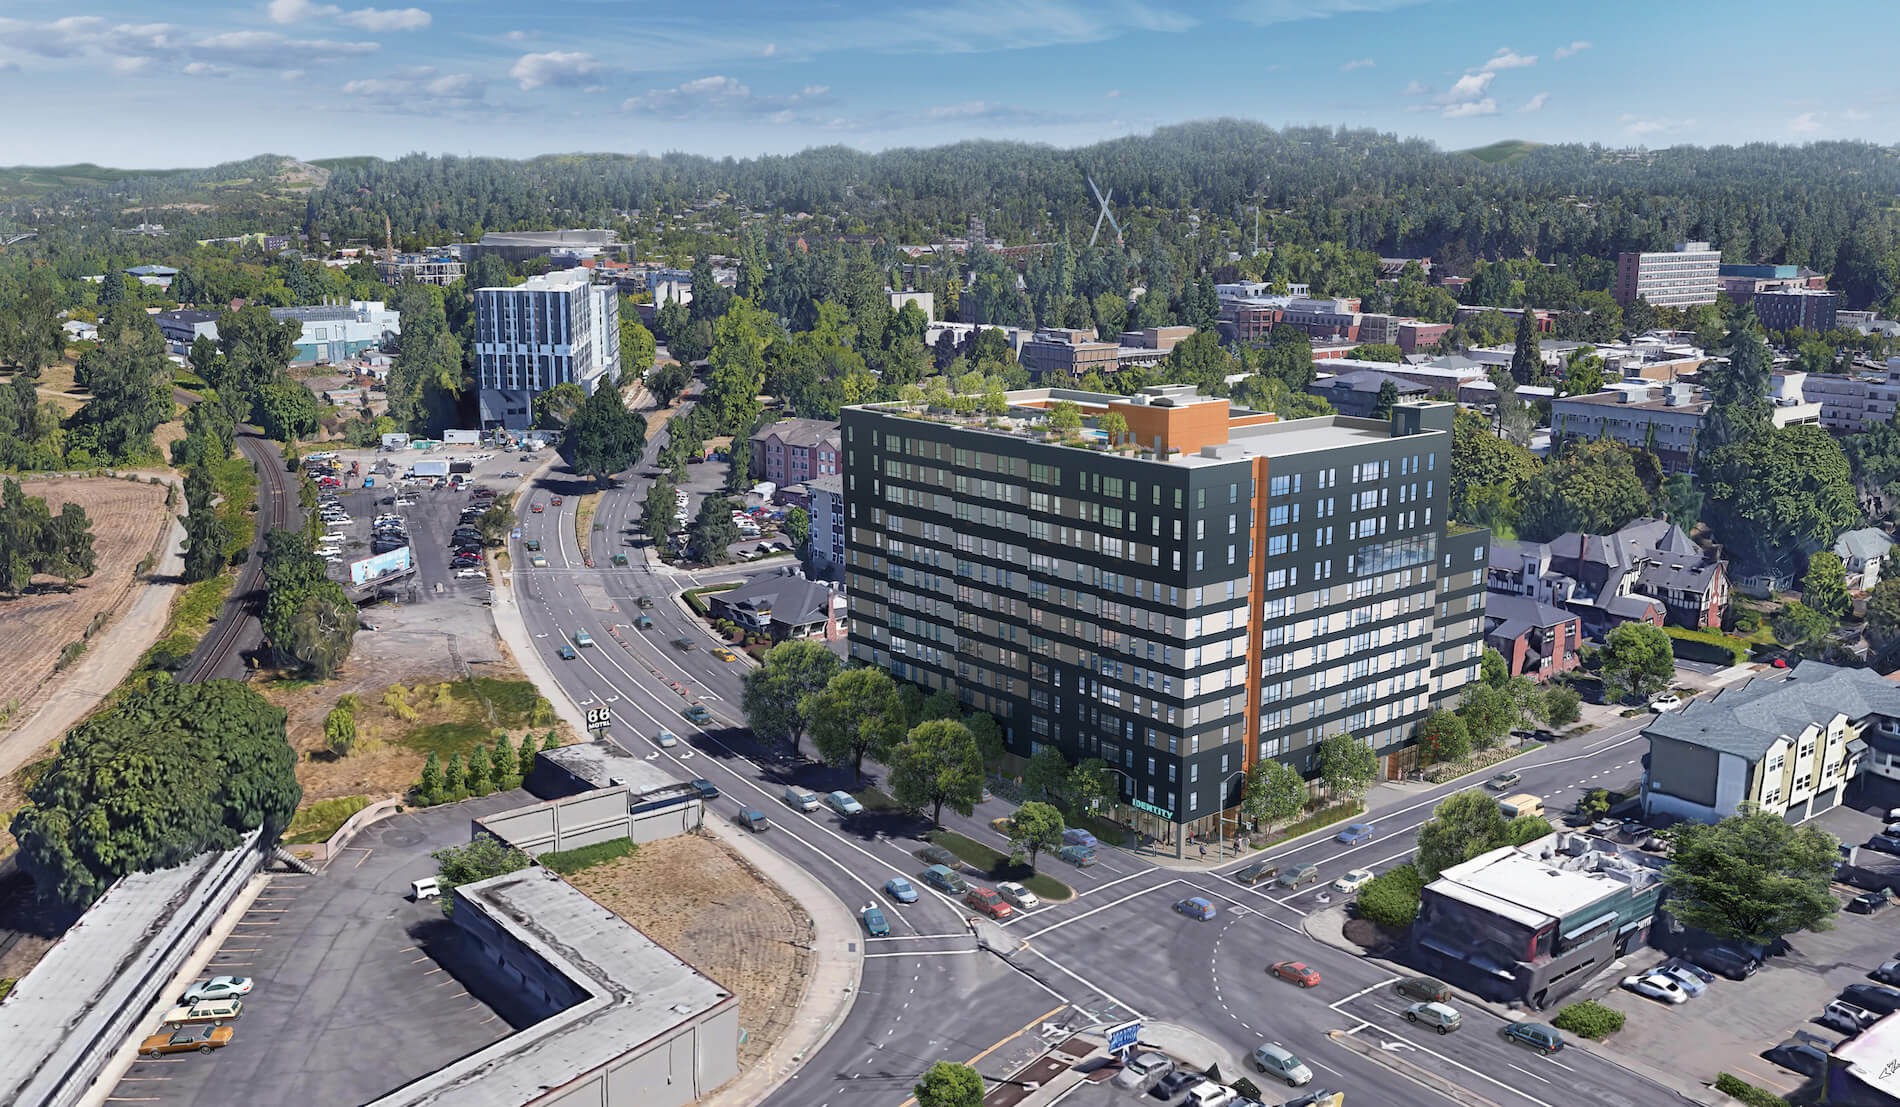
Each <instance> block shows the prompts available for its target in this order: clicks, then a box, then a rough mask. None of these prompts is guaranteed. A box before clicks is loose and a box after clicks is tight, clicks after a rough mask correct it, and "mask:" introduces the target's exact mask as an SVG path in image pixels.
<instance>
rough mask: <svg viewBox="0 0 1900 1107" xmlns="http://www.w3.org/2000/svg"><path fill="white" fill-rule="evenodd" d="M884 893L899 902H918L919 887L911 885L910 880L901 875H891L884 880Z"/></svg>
mask: <svg viewBox="0 0 1900 1107" xmlns="http://www.w3.org/2000/svg"><path fill="white" fill-rule="evenodd" d="M884 894H885V895H887V896H889V897H891V898H892V899H894V900H896V901H897V902H899V903H916V902H917V889H915V888H913V887H911V886H910V881H908V880H905V879H904V878H903V877H901V876H894V877H891V878H890V879H889V880H886V881H885V882H884Z"/></svg>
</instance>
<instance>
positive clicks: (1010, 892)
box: [996, 880, 1042, 911]
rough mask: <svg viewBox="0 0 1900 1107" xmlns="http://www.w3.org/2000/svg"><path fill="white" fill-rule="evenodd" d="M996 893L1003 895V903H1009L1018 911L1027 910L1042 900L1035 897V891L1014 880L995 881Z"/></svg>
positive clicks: (1039, 903)
mask: <svg viewBox="0 0 1900 1107" xmlns="http://www.w3.org/2000/svg"><path fill="white" fill-rule="evenodd" d="M996 894H997V895H999V896H1002V897H1003V902H1004V903H1007V904H1009V905H1010V906H1011V907H1014V908H1016V909H1017V910H1018V911H1027V910H1029V909H1030V908H1032V907H1041V906H1042V901H1041V900H1039V899H1037V898H1036V893H1034V892H1032V891H1030V890H1029V889H1027V888H1025V887H1023V886H1022V885H1021V884H1018V883H1016V882H1015V881H1014V880H999V881H997V882H996Z"/></svg>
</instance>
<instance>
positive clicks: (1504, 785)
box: [1484, 773, 1523, 792]
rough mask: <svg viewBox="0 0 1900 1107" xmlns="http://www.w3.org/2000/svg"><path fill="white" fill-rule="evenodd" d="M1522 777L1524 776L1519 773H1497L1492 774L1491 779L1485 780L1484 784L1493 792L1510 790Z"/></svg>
mask: <svg viewBox="0 0 1900 1107" xmlns="http://www.w3.org/2000/svg"><path fill="white" fill-rule="evenodd" d="M1522 779H1523V777H1521V776H1519V775H1518V774H1517V773H1497V774H1495V775H1494V776H1492V777H1491V779H1489V780H1487V781H1485V782H1484V786H1485V787H1486V788H1489V789H1491V790H1492V791H1493V792H1508V791H1510V790H1511V788H1512V787H1513V786H1514V785H1515V784H1517V782H1518V781H1519V780H1522Z"/></svg>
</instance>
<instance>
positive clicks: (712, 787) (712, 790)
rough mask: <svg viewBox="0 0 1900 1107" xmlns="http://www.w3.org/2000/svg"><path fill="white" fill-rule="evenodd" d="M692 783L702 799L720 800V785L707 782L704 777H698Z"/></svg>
mask: <svg viewBox="0 0 1900 1107" xmlns="http://www.w3.org/2000/svg"><path fill="white" fill-rule="evenodd" d="M691 783H692V785H693V789H694V790H695V791H697V792H698V793H699V798H700V799H702V800H716V799H718V798H719V785H717V784H714V783H713V782H712V781H710V780H707V779H705V778H704V777H696V778H694V779H693V780H692V781H691Z"/></svg>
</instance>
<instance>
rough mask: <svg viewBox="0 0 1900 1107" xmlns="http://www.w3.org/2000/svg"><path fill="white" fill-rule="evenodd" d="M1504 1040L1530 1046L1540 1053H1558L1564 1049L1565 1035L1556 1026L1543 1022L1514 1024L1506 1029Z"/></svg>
mask: <svg viewBox="0 0 1900 1107" xmlns="http://www.w3.org/2000/svg"><path fill="white" fill-rule="evenodd" d="M1503 1033H1504V1039H1505V1040H1506V1041H1510V1042H1516V1043H1517V1044H1518V1045H1522V1046H1529V1047H1530V1048H1532V1049H1534V1050H1536V1051H1538V1052H1539V1053H1557V1052H1560V1051H1561V1050H1562V1049H1563V1048H1564V1035H1563V1032H1562V1031H1561V1030H1558V1029H1557V1028H1556V1027H1554V1026H1546V1025H1544V1024H1543V1023H1541V1022H1514V1023H1512V1024H1510V1025H1509V1026H1507V1027H1505V1028H1504V1031H1503Z"/></svg>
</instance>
